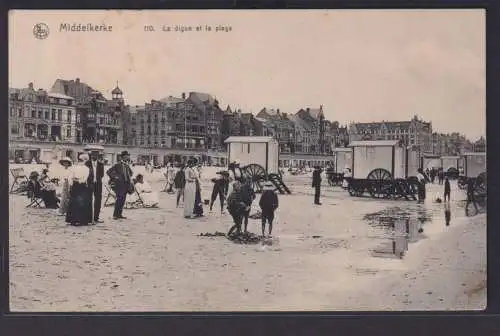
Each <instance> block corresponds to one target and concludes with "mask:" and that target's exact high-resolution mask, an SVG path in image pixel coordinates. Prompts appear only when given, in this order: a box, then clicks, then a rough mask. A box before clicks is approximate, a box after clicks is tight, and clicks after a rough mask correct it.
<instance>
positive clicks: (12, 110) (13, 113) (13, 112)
mask: <svg viewBox="0 0 500 336" xmlns="http://www.w3.org/2000/svg"><path fill="white" fill-rule="evenodd" d="M15 113H16V112H15V110H14V108H13V107H11V108H10V116H11V117H13V116H14V115H15Z"/></svg>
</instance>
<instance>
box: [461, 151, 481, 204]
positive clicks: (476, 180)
mask: <svg viewBox="0 0 500 336" xmlns="http://www.w3.org/2000/svg"><path fill="white" fill-rule="evenodd" d="M462 158H463V160H464V174H463V175H461V176H460V177H459V179H458V187H459V188H460V189H466V188H467V183H468V182H469V181H472V183H473V184H474V196H475V198H476V200H478V201H481V200H484V199H485V198H486V191H487V188H486V153H483V152H479V153H464V154H463V155H462Z"/></svg>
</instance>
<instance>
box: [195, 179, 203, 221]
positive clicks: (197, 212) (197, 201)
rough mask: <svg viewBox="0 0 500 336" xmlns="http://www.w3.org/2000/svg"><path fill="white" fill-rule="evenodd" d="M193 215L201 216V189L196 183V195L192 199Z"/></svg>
mask: <svg viewBox="0 0 500 336" xmlns="http://www.w3.org/2000/svg"><path fill="white" fill-rule="evenodd" d="M193 214H195V215H196V216H203V205H202V203H201V188H200V183H199V182H198V181H196V193H195V197H194V207H193Z"/></svg>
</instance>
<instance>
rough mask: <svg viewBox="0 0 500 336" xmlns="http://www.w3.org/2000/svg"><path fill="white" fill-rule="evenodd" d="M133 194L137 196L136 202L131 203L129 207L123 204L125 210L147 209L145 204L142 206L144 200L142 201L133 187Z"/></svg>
mask: <svg viewBox="0 0 500 336" xmlns="http://www.w3.org/2000/svg"><path fill="white" fill-rule="evenodd" d="M134 193H135V195H136V196H137V200H135V202H133V203H131V204H130V205H127V203H125V208H127V209H139V208H147V207H146V204H144V200H143V199H142V197H141V195H140V194H139V192H138V191H137V188H135V187H134Z"/></svg>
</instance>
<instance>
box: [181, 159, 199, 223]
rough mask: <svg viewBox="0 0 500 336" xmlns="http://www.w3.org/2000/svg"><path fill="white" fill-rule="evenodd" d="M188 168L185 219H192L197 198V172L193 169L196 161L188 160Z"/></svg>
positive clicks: (185, 190)
mask: <svg viewBox="0 0 500 336" xmlns="http://www.w3.org/2000/svg"><path fill="white" fill-rule="evenodd" d="M187 164H188V166H187V167H186V169H185V170H184V173H185V175H186V186H185V188H184V218H192V217H193V210H194V204H195V198H196V172H195V171H194V169H193V167H194V165H195V161H194V160H193V159H190V160H188V163H187Z"/></svg>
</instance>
